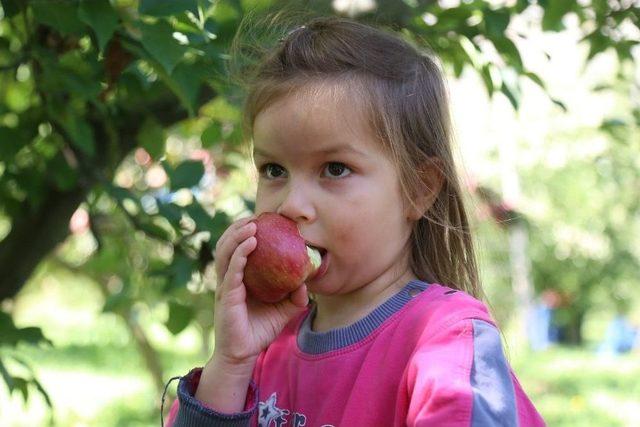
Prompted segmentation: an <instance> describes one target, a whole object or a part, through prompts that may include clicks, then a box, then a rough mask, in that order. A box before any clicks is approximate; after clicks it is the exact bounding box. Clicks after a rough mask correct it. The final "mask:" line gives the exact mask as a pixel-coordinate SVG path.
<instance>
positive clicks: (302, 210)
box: [276, 185, 316, 223]
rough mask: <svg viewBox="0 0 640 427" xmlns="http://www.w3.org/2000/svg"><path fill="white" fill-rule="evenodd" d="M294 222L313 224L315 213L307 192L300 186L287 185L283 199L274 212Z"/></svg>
mask: <svg viewBox="0 0 640 427" xmlns="http://www.w3.org/2000/svg"><path fill="white" fill-rule="evenodd" d="M276 212H277V213H279V214H280V215H284V216H286V217H287V218H290V219H292V220H294V221H295V222H298V223H300V222H313V221H315V219H316V211H315V208H314V207H313V202H312V200H311V197H310V194H309V191H308V190H306V189H305V188H304V187H303V186H301V185H289V186H288V187H287V189H286V190H285V191H284V199H283V200H282V202H281V203H280V205H279V206H278V209H277V211H276Z"/></svg>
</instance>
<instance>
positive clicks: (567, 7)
mask: <svg viewBox="0 0 640 427" xmlns="http://www.w3.org/2000/svg"><path fill="white" fill-rule="evenodd" d="M575 5H576V2H575V0H560V1H558V0H551V1H548V2H546V5H545V7H544V16H543V18H542V29H543V30H544V31H561V30H563V29H564V25H563V24H562V18H563V17H564V15H566V14H567V13H569V12H570V11H572V10H573V8H574V7H575Z"/></svg>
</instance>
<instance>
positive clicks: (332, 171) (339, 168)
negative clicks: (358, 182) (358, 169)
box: [325, 162, 351, 178]
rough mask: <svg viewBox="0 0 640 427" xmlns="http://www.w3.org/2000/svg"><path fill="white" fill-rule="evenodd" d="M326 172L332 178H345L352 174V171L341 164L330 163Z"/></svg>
mask: <svg viewBox="0 0 640 427" xmlns="http://www.w3.org/2000/svg"><path fill="white" fill-rule="evenodd" d="M325 170H326V171H327V172H328V174H329V177H330V178H344V177H346V176H348V175H349V174H350V173H351V169H349V168H348V167H347V166H346V165H345V164H344V163H340V162H331V163H329V164H328V165H327V167H326V169H325Z"/></svg>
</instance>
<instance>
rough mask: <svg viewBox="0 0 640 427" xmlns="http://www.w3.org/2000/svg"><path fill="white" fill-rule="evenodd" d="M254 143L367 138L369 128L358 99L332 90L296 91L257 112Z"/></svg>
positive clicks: (369, 132) (369, 133)
mask: <svg viewBox="0 0 640 427" xmlns="http://www.w3.org/2000/svg"><path fill="white" fill-rule="evenodd" d="M253 136H254V144H258V145H260V144H270V143H273V142H276V141H278V140H281V139H285V138H294V139H295V138H304V139H305V140H307V141H308V140H315V139H318V140H323V139H336V138H347V139H351V137H354V136H355V137H358V138H363V137H366V139H369V138H370V137H371V136H372V130H371V128H370V126H369V124H368V120H367V118H366V115H365V114H364V112H363V111H362V108H361V107H360V105H359V103H358V102H355V100H354V99H353V97H351V99H350V97H349V95H348V94H346V93H338V92H336V91H332V90H327V91H321V90H316V91H312V92H310V91H304V92H302V91H300V92H298V93H294V94H291V95H287V96H285V97H282V98H280V99H278V100H276V101H274V102H273V103H271V104H270V105H268V106H267V107H266V108H264V109H263V110H262V111H261V112H260V113H259V114H258V115H257V116H256V119H255V121H254V126H253Z"/></svg>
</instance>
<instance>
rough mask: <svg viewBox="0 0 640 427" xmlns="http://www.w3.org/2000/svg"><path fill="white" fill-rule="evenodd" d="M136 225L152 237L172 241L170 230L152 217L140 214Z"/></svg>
mask: <svg viewBox="0 0 640 427" xmlns="http://www.w3.org/2000/svg"><path fill="white" fill-rule="evenodd" d="M136 226H137V227H138V228H139V229H140V230H142V231H144V232H145V234H147V235H148V236H150V237H153V238H156V239H159V240H163V241H165V242H171V240H172V236H171V233H170V232H169V230H167V229H165V228H164V227H162V226H160V225H158V224H156V223H155V222H154V221H153V218H152V217H148V216H146V215H143V216H139V217H138V218H137V223H136Z"/></svg>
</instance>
